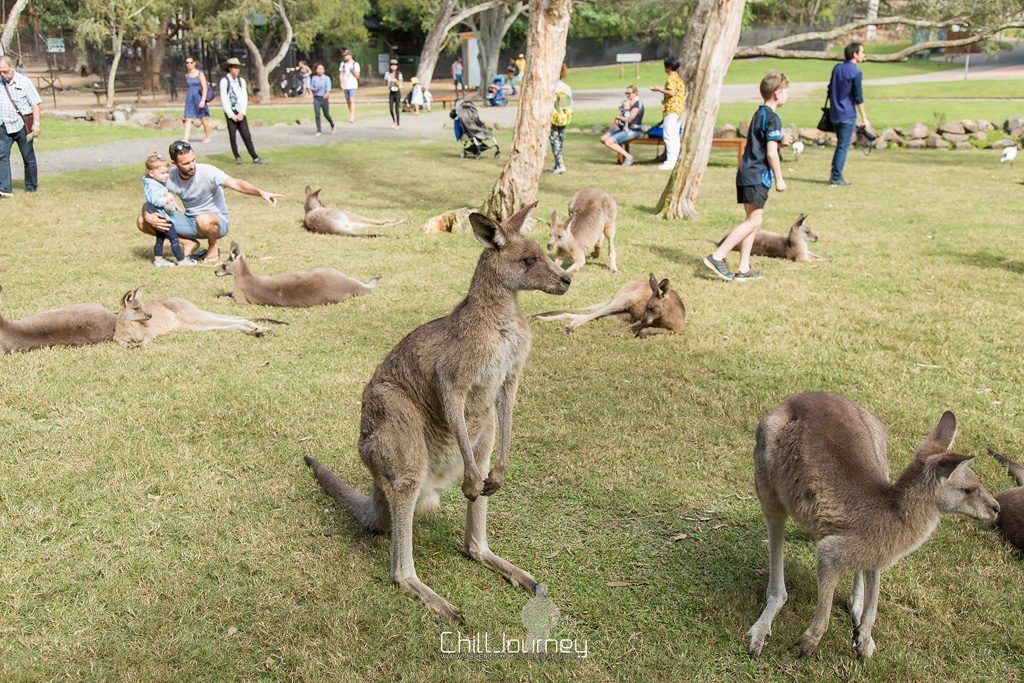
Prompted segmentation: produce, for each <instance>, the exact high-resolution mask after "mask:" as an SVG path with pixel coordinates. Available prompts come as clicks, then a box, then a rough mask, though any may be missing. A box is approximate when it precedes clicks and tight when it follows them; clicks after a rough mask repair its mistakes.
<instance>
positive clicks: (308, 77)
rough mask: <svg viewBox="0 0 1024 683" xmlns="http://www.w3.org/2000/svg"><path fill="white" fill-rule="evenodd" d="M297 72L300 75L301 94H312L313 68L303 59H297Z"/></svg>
mask: <svg viewBox="0 0 1024 683" xmlns="http://www.w3.org/2000/svg"><path fill="white" fill-rule="evenodd" d="M299 73H300V74H301V75H302V96H303V97H308V96H309V95H312V94H313V87H312V80H313V70H312V69H310V68H309V64H307V63H306V60H305V59H300V60H299Z"/></svg>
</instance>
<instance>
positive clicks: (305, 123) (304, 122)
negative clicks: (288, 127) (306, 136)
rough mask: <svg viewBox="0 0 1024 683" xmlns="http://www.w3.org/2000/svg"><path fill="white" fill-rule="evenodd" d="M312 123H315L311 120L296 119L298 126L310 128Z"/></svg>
mask: <svg viewBox="0 0 1024 683" xmlns="http://www.w3.org/2000/svg"><path fill="white" fill-rule="evenodd" d="M312 123H313V122H312V121H310V120H309V119H295V125H296V126H308V125H311V124H312Z"/></svg>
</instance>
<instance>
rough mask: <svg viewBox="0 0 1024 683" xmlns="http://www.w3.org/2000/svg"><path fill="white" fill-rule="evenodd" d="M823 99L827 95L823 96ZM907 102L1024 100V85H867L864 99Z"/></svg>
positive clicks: (987, 81)
mask: <svg viewBox="0 0 1024 683" xmlns="http://www.w3.org/2000/svg"><path fill="white" fill-rule="evenodd" d="M821 96H822V98H824V96H825V91H824V90H822V92H821ZM883 97H884V98H903V99H920V98H924V99H951V98H967V99H971V98H981V99H1018V100H1020V99H1024V83H1022V82H1021V81H1019V80H998V79H981V78H979V79H977V80H966V81H945V82H934V83H906V84H904V85H866V86H864V98H865V99H875V98H883Z"/></svg>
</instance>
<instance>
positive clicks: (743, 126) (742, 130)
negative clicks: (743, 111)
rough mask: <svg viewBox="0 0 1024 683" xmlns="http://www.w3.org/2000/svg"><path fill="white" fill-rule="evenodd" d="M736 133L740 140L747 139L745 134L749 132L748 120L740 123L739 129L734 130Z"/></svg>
mask: <svg viewBox="0 0 1024 683" xmlns="http://www.w3.org/2000/svg"><path fill="white" fill-rule="evenodd" d="M726 125H728V124H726ZM736 132H737V133H739V136H740V137H741V138H745V137H747V134H748V133H749V132H750V119H746V120H745V121H740V125H739V128H737V129H736Z"/></svg>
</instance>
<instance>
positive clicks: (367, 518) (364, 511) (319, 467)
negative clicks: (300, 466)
mask: <svg viewBox="0 0 1024 683" xmlns="http://www.w3.org/2000/svg"><path fill="white" fill-rule="evenodd" d="M305 460H306V464H307V465H309V467H310V469H312V470H313V474H314V475H315V476H316V480H317V481H318V482H320V486H321V488H323V490H324V491H325V492H326V493H327V495H329V496H330V497H331V498H333V499H334V500H336V501H338V502H339V503H341V504H342V505H343V506H344V507H345V509H346V510H348V511H349V512H350V513H352V516H353V517H355V518H356V521H357V522H359V524H361V525H362V526H363V527H365V528H366V529H369V530H370V531H383V529H382V528H381V526H382V525H381V518H380V514H379V512H378V510H377V506H376V505H375V504H374V502H373V498H371V497H370V496H368V495H366V494H365V493H362V492H360V491H356V490H355V489H354V488H352V487H351V486H349V485H348V484H346V483H345V482H343V481H342V480H341V479H338V477H337V475H336V474H334V472H332V471H331V470H330V469H328V468H327V466H326V465H324V464H323V463H322V462H320V461H318V460H316V459H314V458H312V457H311V456H308V455H307V456H306V458H305Z"/></svg>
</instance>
